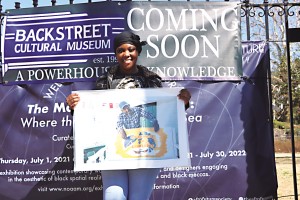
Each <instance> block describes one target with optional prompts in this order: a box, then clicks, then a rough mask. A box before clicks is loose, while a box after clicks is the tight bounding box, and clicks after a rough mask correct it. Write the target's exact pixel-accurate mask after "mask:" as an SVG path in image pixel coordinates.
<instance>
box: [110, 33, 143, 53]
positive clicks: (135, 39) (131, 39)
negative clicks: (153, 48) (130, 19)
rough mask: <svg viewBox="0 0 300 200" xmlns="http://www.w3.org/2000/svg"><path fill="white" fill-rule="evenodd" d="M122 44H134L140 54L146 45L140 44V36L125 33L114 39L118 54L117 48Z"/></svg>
mask: <svg viewBox="0 0 300 200" xmlns="http://www.w3.org/2000/svg"><path fill="white" fill-rule="evenodd" d="M122 44H132V45H134V46H135V47H136V49H137V51H138V52H139V54H140V53H141V52H142V46H144V45H146V44H147V42H146V41H142V42H140V36H138V35H136V34H134V33H131V32H129V31H125V32H122V33H120V34H119V35H117V36H116V37H115V39H114V52H115V53H116V50H117V48H118V47H119V46H120V45H122Z"/></svg>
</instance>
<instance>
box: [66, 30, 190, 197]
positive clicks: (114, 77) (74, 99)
mask: <svg viewBox="0 0 300 200" xmlns="http://www.w3.org/2000/svg"><path fill="white" fill-rule="evenodd" d="M145 44H146V42H143V41H142V42H141V41H140V37H139V36H138V35H135V34H134V33H131V32H122V33H120V34H119V35H117V36H116V37H115V39H114V52H115V55H116V58H117V60H118V64H117V65H116V66H113V67H111V68H110V69H109V70H108V72H107V75H106V76H102V77H100V78H99V79H98V80H97V83H96V89H125V88H158V87H162V84H161V78H160V77H159V76H158V75H157V74H155V73H153V72H151V71H149V70H148V69H147V68H146V67H144V66H141V65H137V60H138V56H139V54H140V53H141V51H142V46H144V45H145ZM178 97H179V99H181V100H183V101H184V103H185V105H186V107H188V102H189V100H190V98H191V95H190V93H189V91H187V90H186V89H183V90H181V91H180V94H178ZM79 100H80V97H79V95H78V94H76V93H74V94H70V95H69V96H68V97H67V103H68V105H69V106H70V108H71V109H74V107H75V106H76V105H77V104H78V102H79ZM101 173H102V181H103V191H104V199H105V200H126V199H129V200H146V199H149V197H150V195H151V192H152V188H153V184H154V182H155V179H156V176H157V175H158V173H159V169H156V168H147V169H131V170H103V171H102V172H101Z"/></svg>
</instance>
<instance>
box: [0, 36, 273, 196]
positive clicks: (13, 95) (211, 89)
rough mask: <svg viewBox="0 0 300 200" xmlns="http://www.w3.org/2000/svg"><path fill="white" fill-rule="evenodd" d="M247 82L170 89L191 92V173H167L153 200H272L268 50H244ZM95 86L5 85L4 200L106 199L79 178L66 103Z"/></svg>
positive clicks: (90, 179) (0, 151)
mask: <svg viewBox="0 0 300 200" xmlns="http://www.w3.org/2000/svg"><path fill="white" fill-rule="evenodd" d="M243 49H244V57H243V60H244V69H245V70H244V76H245V77H246V78H245V80H246V81H242V82H235V83H234V82H217V83H207V82H204V83H201V82H197V81H181V82H179V81H178V82H165V87H177V86H180V87H181V86H183V87H186V88H187V89H188V90H189V91H190V92H191V93H192V99H191V102H190V108H189V109H188V110H187V113H186V120H187V122H188V134H189V143H190V153H189V157H190V158H191V161H192V166H191V167H186V168H175V167H174V168H162V169H161V173H160V174H159V176H158V177H157V181H156V183H155V185H154V186H153V188H154V189H153V193H152V197H151V199H152V200H160V199H174V200H177V199H178V200H179V199H187V200H196V199H207V198H208V199H209V198H219V199H228V200H229V199H232V200H233V199H238V200H246V199H249V198H254V197H255V198H257V199H262V198H264V199H273V198H275V197H276V190H277V179H276V173H275V162H274V148H273V135H272V126H271V120H272V118H271V116H270V114H269V106H270V105H269V102H268V97H267V95H266V94H267V89H268V87H267V69H268V67H269V64H268V62H269V56H268V48H267V46H266V45H265V43H262V42H256V43H255V42H254V43H245V44H244V45H243ZM93 88H94V82H78V83H72V84H61V83H53V84H32V85H24V86H18V85H14V86H0V96H1V102H0V104H1V107H2V111H1V113H2V117H1V119H0V125H1V126H0V130H1V132H0V133H1V134H0V141H1V146H0V199H1V200H21V199H22V200H32V199H45V200H47V199H49V200H58V199H64V200H84V199H86V200H93V199H95V200H96V199H97V200H98V199H102V183H101V172H100V171H93V172H90V171H89V172H77V173H76V172H74V171H73V167H74V163H73V135H72V129H71V127H72V121H73V119H72V116H71V115H70V113H69V109H68V107H67V106H66V103H65V98H66V96H67V95H68V94H70V93H71V91H73V90H87V89H93Z"/></svg>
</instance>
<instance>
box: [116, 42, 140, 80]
mask: <svg viewBox="0 0 300 200" xmlns="http://www.w3.org/2000/svg"><path fill="white" fill-rule="evenodd" d="M138 56H139V53H138V51H137V49H136V47H135V46H134V45H132V44H122V45H120V46H119V47H118V48H117V49H116V57H117V60H118V62H119V65H120V67H121V71H122V72H123V73H125V74H132V73H137V72H138V69H137V66H136V62H137V59H138Z"/></svg>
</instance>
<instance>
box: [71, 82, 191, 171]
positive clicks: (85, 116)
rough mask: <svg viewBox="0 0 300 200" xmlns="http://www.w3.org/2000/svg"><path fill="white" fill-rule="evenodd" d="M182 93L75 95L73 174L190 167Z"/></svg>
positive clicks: (164, 90) (166, 90)
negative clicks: (77, 98) (180, 96)
mask: <svg viewBox="0 0 300 200" xmlns="http://www.w3.org/2000/svg"><path fill="white" fill-rule="evenodd" d="M181 89H182V88H159V89H157V88H156V89H150V88H147V89H134V90H98V91H95V90H92V91H91V90H89V91H75V93H78V94H79V96H80V102H79V104H78V105H77V106H76V109H75V110H74V124H73V126H74V157H75V161H74V162H75V167H74V169H75V170H76V171H86V170H105V169H134V168H162V167H175V166H190V159H189V157H188V154H189V145H188V136H187V124H186V119H185V110H184V103H183V101H181V100H179V99H178V97H177V94H179V91H180V90H181Z"/></svg>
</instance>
